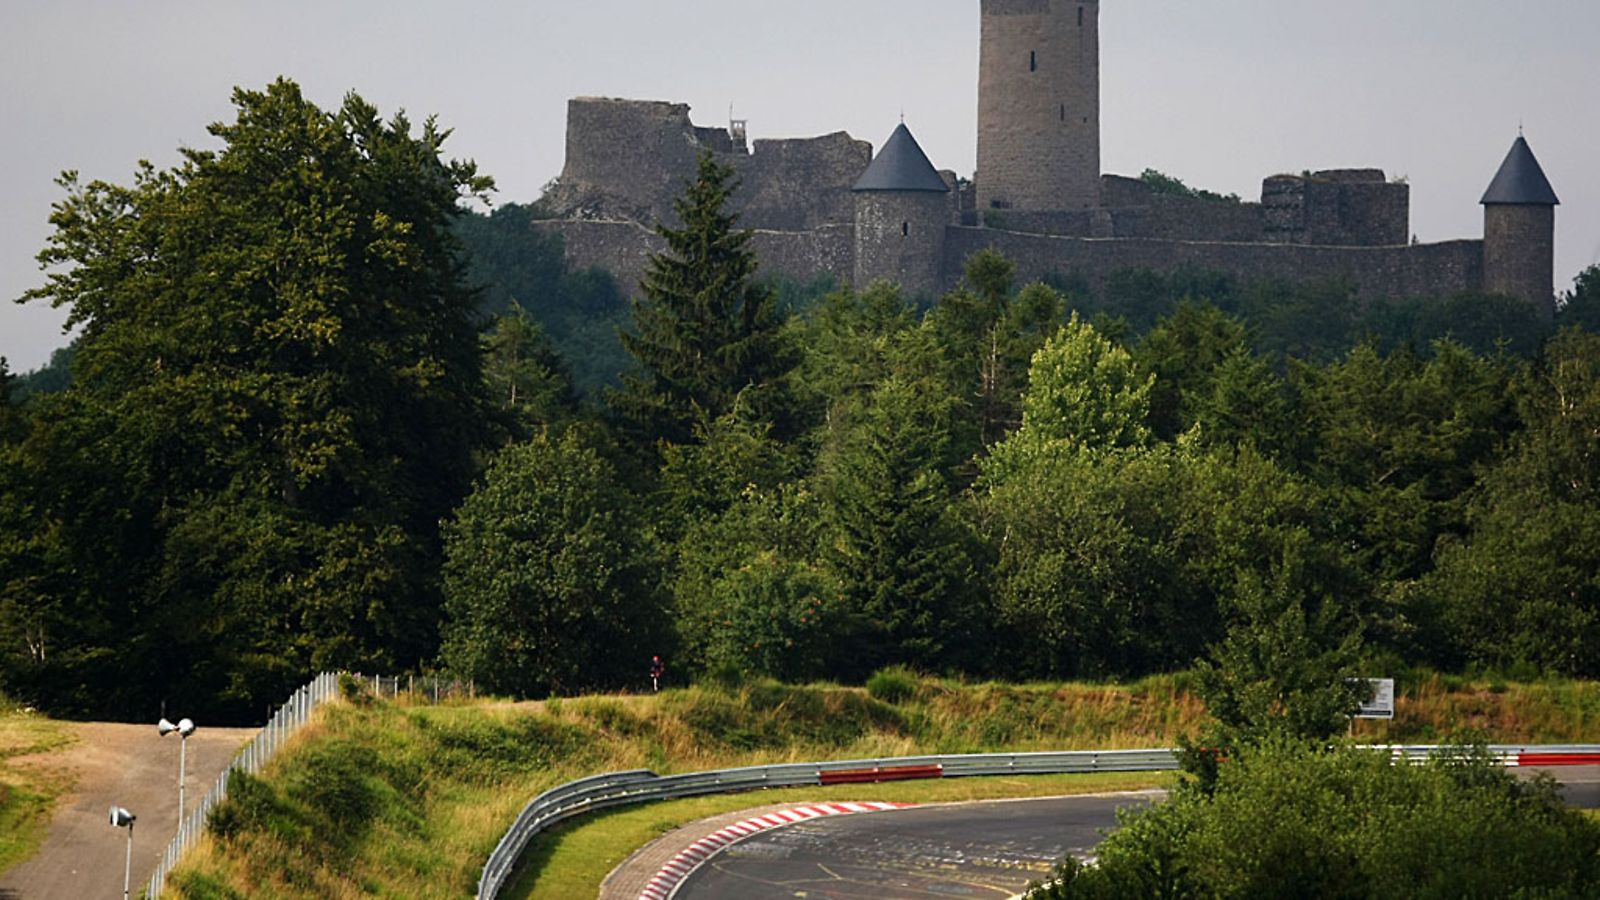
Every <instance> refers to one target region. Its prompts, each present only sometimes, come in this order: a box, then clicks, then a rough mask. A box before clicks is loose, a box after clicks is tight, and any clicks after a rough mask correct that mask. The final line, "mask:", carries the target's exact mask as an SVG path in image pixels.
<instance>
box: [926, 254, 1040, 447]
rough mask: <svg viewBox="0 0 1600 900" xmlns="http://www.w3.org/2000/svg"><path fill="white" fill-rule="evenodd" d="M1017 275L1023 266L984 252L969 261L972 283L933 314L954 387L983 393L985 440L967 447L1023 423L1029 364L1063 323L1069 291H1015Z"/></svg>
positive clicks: (1035, 287) (978, 425)
mask: <svg viewBox="0 0 1600 900" xmlns="http://www.w3.org/2000/svg"><path fill="white" fill-rule="evenodd" d="M1015 279H1016V266H1015V264H1013V263H1012V262H1011V261H1010V260H1008V259H1006V258H1005V257H1004V256H1002V255H1000V254H999V253H997V252H995V251H994V250H981V251H979V252H978V253H975V254H973V255H972V258H971V259H969V260H967V266H966V285H965V286H963V287H960V288H957V289H956V290H954V291H952V292H950V293H948V294H946V295H945V296H944V298H943V299H941V300H940V301H939V304H938V306H937V307H935V308H934V310H933V311H932V313H931V314H930V315H929V317H928V321H929V323H930V324H931V325H932V327H933V330H934V332H935V333H936V334H937V335H938V339H939V344H940V346H941V347H942V348H943V350H944V354H945V357H946V359H947V361H948V364H949V366H950V372H951V375H950V389H951V392H952V393H953V394H955V395H956V396H958V397H965V396H975V397H976V405H975V408H974V409H973V412H974V413H975V414H976V422H975V423H974V427H975V430H976V437H977V440H978V443H977V444H976V445H974V446H972V447H970V448H968V447H967V446H965V445H964V444H963V448H962V449H963V450H965V451H966V452H975V451H977V450H978V449H979V448H981V447H989V446H991V445H993V444H994V443H995V442H996V441H998V440H1000V439H1001V438H1002V437H1004V436H1005V434H1006V433H1007V432H1010V431H1013V430H1015V429H1016V428H1017V426H1018V425H1020V424H1021V419H1022V410H1021V409H1020V408H1019V406H1018V403H1017V398H1018V396H1019V395H1020V394H1021V392H1022V389H1023V387H1024V386H1025V383H1026V379H1027V374H1028V366H1029V363H1030V361H1031V360H1032V359H1033V358H1034V354H1036V353H1037V352H1038V351H1039V348H1040V347H1041V346H1043V344H1044V342H1045V340H1046V339H1048V338H1049V337H1051V336H1052V335H1054V334H1055V333H1056V331H1057V330H1058V329H1059V328H1060V327H1061V324H1062V321H1063V315H1064V309H1065V307H1066V298H1065V297H1064V296H1062V295H1061V294H1060V293H1059V292H1057V291H1056V290H1055V289H1053V288H1050V287H1047V286H1046V285H1043V284H1038V283H1035V284H1031V285H1028V286H1027V287H1025V288H1023V289H1022V290H1021V291H1020V292H1015V293H1014V292H1013V286H1014V284H1015ZM974 375H976V378H975V379H974V377H973V376H974Z"/></svg>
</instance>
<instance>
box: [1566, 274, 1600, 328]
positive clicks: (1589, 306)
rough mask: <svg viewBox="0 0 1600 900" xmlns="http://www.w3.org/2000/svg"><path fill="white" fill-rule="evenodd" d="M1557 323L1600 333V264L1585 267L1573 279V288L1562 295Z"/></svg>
mask: <svg viewBox="0 0 1600 900" xmlns="http://www.w3.org/2000/svg"><path fill="white" fill-rule="evenodd" d="M1556 324H1558V325H1560V326H1561V327H1563V328H1581V329H1583V330H1584V331H1587V332H1589V333H1590V334H1600V264H1597V265H1593V266H1590V267H1589V268H1587V269H1584V270H1583V271H1582V272H1579V273H1578V277H1577V278H1575V279H1573V282H1572V290H1570V291H1568V292H1567V293H1566V294H1564V295H1562V297H1561V308H1560V309H1559V310H1558V311H1557V313H1556Z"/></svg>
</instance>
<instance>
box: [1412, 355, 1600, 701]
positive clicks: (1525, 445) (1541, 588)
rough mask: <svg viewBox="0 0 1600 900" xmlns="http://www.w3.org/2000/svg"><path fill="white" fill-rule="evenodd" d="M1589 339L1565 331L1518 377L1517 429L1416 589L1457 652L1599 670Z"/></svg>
mask: <svg viewBox="0 0 1600 900" xmlns="http://www.w3.org/2000/svg"><path fill="white" fill-rule="evenodd" d="M1597 354H1600V337H1596V336H1595V335H1592V334H1588V333H1585V332H1580V331H1576V330H1573V331H1566V332H1563V333H1562V334H1561V335H1560V336H1558V337H1557V338H1556V339H1555V340H1553V341H1552V342H1551V344H1550V346H1549V347H1548V348H1547V349H1546V353H1545V356H1544V358H1543V359H1542V360H1540V361H1539V363H1538V364H1536V365H1535V366H1534V367H1533V369H1532V370H1530V371H1529V372H1528V373H1527V375H1526V376H1525V377H1524V379H1523V380H1522V383H1521V386H1520V390H1519V393H1520V406H1521V415H1522V418H1523V419H1524V420H1525V421H1526V422H1527V424H1528V427H1527V430H1526V431H1525V432H1523V433H1522V435H1521V436H1520V438H1519V439H1518V441H1517V442H1516V445H1515V446H1514V447H1513V449H1512V452H1511V454H1510V455H1509V456H1508V457H1506V458H1505V459H1504V460H1503V461H1501V462H1499V463H1498V464H1497V465H1496V466H1495V467H1494V468H1492V469H1491V470H1489V471H1488V473H1487V474H1486V475H1485V476H1484V478H1483V483H1482V486H1481V488H1480V489H1479V490H1477V491H1476V492H1475V493H1474V495H1473V496H1472V498H1471V501H1470V504H1469V506H1468V509H1467V513H1466V517H1467V520H1468V523H1469V525H1470V535H1469V536H1468V537H1467V538H1465V539H1461V540H1451V541H1448V542H1445V543H1443V545H1442V546H1441V548H1440V551H1439V554H1438V562H1437V566H1436V567H1435V568H1434V570H1433V571H1432V572H1430V573H1429V574H1428V575H1427V576H1426V577H1425V578H1424V579H1422V582H1421V585H1420V588H1419V591H1420V593H1421V594H1423V596H1424V597H1426V598H1427V599H1429V600H1430V601H1431V603H1432V604H1433V605H1434V606H1435V607H1436V608H1439V609H1442V611H1443V616H1444V618H1445V621H1446V623H1447V624H1446V627H1447V629H1448V630H1449V631H1450V632H1451V633H1453V635H1454V636H1455V643H1456V644H1457V645H1458V646H1459V647H1461V649H1462V650H1463V651H1464V652H1465V654H1466V656H1467V658H1468V659H1470V660H1472V661H1474V662H1477V663H1480V664H1486V665H1497V666H1509V665H1515V664H1519V663H1520V664H1526V665H1532V666H1534V667H1537V668H1538V669H1541V670H1546V671H1555V672H1561V673H1571V674H1581V675H1587V676H1591V677H1592V676H1594V675H1596V674H1600V668H1597V665H1596V660H1597V659H1600V578H1597V576H1596V573H1597V572H1600V451H1597V447H1600V443H1597V441H1596V438H1595V435H1596V434H1600V365H1597V363H1596V360H1597V358H1600V356H1597Z"/></svg>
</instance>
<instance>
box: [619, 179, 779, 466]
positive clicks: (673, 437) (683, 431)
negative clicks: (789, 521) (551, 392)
mask: <svg viewBox="0 0 1600 900" xmlns="http://www.w3.org/2000/svg"><path fill="white" fill-rule="evenodd" d="M736 186H737V184H736V182H735V180H734V172H733V169H732V168H730V167H728V166H724V165H722V164H720V163H718V162H717V161H716V159H715V158H714V157H713V156H712V155H711V153H710V152H709V151H708V152H707V153H705V154H704V155H702V156H701V158H700V166H699V170H698V172H697V174H696V177H695V179H694V180H693V181H691V182H690V183H689V185H688V188H687V190H686V191H685V193H684V194H683V196H681V197H680V198H679V199H678V200H677V201H676V202H675V204H674V209H675V210H676V211H677V214H678V218H679V219H680V220H681V222H682V227H680V228H672V227H669V226H667V225H662V226H661V227H660V228H659V229H658V233H659V234H660V235H661V237H662V238H663V239H664V240H665V241H666V243H667V250H666V251H665V252H663V253H659V254H656V255H654V256H652V257H651V258H650V266H649V269H648V271H647V272H646V273H645V277H644V281H643V282H642V283H641V284H640V291H641V296H640V297H639V298H638V299H636V300H635V301H634V304H633V330H632V331H630V332H624V333H623V334H622V344H623V346H624V347H625V348H627V350H628V353H629V354H630V355H632V356H633V358H634V360H635V361H636V362H637V364H638V369H637V371H635V372H633V373H631V374H628V375H626V376H624V377H623V380H622V387H621V388H620V389H618V390H616V391H613V392H611V393H610V394H609V395H608V402H609V403H610V404H611V406H612V408H613V409H614V410H615V411H616V412H617V414H618V415H619V417H620V418H621V421H622V423H623V425H624V428H625V429H626V431H627V433H628V434H630V435H631V436H632V439H633V441H634V443H635V445H636V446H640V447H646V448H648V447H650V446H652V445H654V444H655V442H657V441H665V442H667V443H672V444H682V443H686V442H689V441H691V440H692V439H693V428H694V424H695V422H696V421H697V420H698V419H699V418H700V417H701V416H702V415H704V416H705V417H707V418H711V419H716V418H719V417H721V416H722V415H724V414H726V413H727V412H728V411H730V410H731V409H733V406H734V403H735V401H736V400H740V401H741V402H743V403H745V404H746V405H747V407H748V408H749V409H751V410H753V411H755V414H756V416H757V417H758V418H760V419H762V420H764V421H769V422H772V423H774V424H776V425H778V426H779V427H780V429H781V428H782V427H783V426H784V425H785V424H786V419H785V417H786V415H787V408H786V402H787V401H786V400H785V398H784V396H783V394H784V392H783V390H782V386H781V383H780V380H781V379H782V377H783V376H784V375H785V374H787V373H788V371H789V370H790V369H791V368H793V366H794V362H795V360H794V358H793V355H794V354H793V351H792V350H791V349H790V348H789V347H788V345H787V343H786V342H785V340H784V331H783V327H782V326H783V316H782V314H781V313H780V312H779V310H778V306H777V299H776V297H775V295H774V294H773V292H772V290H771V289H770V288H769V287H767V286H765V285H762V284H759V283H757V282H756V280H755V275H756V266H757V262H756V257H755V254H754V253H753V252H751V250H750V247H749V244H750V239H751V233H750V232H748V231H740V230H738V229H737V228H736V227H735V225H736V219H735V217H734V216H733V215H732V214H730V213H728V212H727V210H726V207H727V203H728V198H729V197H730V196H731V195H732V194H733V191H734V189H735V188H736ZM741 395H742V397H741Z"/></svg>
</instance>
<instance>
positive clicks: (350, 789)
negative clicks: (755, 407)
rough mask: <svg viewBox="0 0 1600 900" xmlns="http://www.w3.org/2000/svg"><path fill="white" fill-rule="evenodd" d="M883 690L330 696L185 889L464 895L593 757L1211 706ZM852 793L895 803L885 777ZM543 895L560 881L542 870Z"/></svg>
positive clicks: (1402, 732)
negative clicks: (511, 699) (435, 703)
mask: <svg viewBox="0 0 1600 900" xmlns="http://www.w3.org/2000/svg"><path fill="white" fill-rule="evenodd" d="M873 694H876V696H874V695H873ZM873 694H869V693H868V692H866V691H863V690H860V689H847V688H839V687H834V686H827V685H820V686H806V687H791V686H783V685H777V684H772V683H757V684H751V685H745V686H742V687H740V688H736V689H733V688H727V689H725V688H719V687H710V686H708V687H694V688H689V689H685V690H676V691H668V692H664V693H663V694H661V695H659V696H652V697H591V698H584V699H578V700H564V701H554V700H553V701H549V702H547V703H543V704H522V705H515V704H494V703H478V704H475V705H470V706H468V705H463V706H443V707H424V706H416V707H412V706H407V705H405V704H403V703H401V704H393V703H364V704H346V705H339V706H335V707H331V708H329V709H328V710H327V711H326V713H325V714H324V715H322V716H321V718H320V720H319V721H318V722H317V724H315V725H314V726H312V727H311V728H309V729H308V730H307V731H306V732H304V733H303V735H302V736H301V737H300V738H299V739H298V740H297V741H296V742H295V743H294V745H293V746H292V747H291V748H290V749H289V750H288V751H287V752H285V753H284V754H282V755H280V756H279V757H278V758H277V759H276V760H275V761H274V763H273V765H272V766H270V767H269V768H268V770H267V772H266V773H264V777H263V778H262V779H260V780H254V779H245V780H241V781H240V782H239V785H238V787H237V788H236V789H235V791H234V796H233V798H232V799H231V800H230V803H229V804H228V805H227V806H226V807H225V808H224V812H223V814H222V815H220V816H219V817H218V818H217V819H216V820H215V825H216V830H217V832H218V833H219V835H220V837H217V838H214V839H209V840H208V841H206V842H205V844H204V846H203V847H202V848H201V849H200V850H199V851H197V852H196V853H195V854H193V855H192V856H191V857H190V858H189V859H188V861H187V862H186V863H185V865H184V867H183V868H182V869H181V870H180V872H179V873H178V875H177V876H176V878H175V879H174V884H175V886H176V887H177V888H178V891H177V895H178V896H187V897H207V898H212V897H216V898H221V897H245V896H249V897H272V896H277V897H330V898H342V897H352V898H353V897H364V896H381V897H422V896H429V897H437V896H467V895H470V894H471V892H472V890H473V887H474V886H475V884H476V881H477V877H478V874H479V870H480V868H481V866H482V864H483V861H484V860H485V859H486V858H487V856H488V853H489V851H490V850H491V849H492V848H493V847H494V844H495V843H496V842H497V841H498V840H499V838H500V835H501V833H502V832H503V830H504V829H505V827H506V826H507V824H509V823H510V821H511V820H512V819H513V818H514V817H515V815H516V813H517V811H518V810H519V809H520V808H521V806H522V805H523V804H524V803H526V802H527V800H528V799H529V798H530V797H532V796H533V795H535V794H537V793H539V792H540V791H542V790H545V789H547V788H549V787H552V786H554V785H556V784H560V783H562V782H564V781H568V780H570V779H573V778H577V777H580V776H584V775H589V774H593V773H596V772H603V771H610V770H618V769H634V768H649V769H653V770H655V771H657V772H660V773H663V774H667V773H673V772H686V771H696V770H700V769H709V768H719V767H724V766H735V765H754V764H760V763H768V762H793V761H805V760H813V759H823V758H848V757H870V756H897V755H909V754H915V753H932V752H943V753H962V752H980V751H1002V750H1014V751H1027V750H1044V749H1103V748H1130V747H1151V746H1170V745H1171V744H1172V743H1173V742H1174V741H1176V740H1177V738H1178V737H1179V736H1180V735H1182V734H1184V733H1186V732H1188V731H1191V730H1193V729H1194V728H1195V727H1197V726H1198V724H1199V722H1200V719H1201V716H1202V715H1203V710H1202V709H1201V706H1200V704H1199V703H1198V701H1196V700H1195V699H1194V697H1193V696H1192V695H1191V694H1189V692H1188V691H1187V690H1186V689H1185V680H1184V678H1182V677H1181V676H1170V677H1162V678H1153V679H1148V680H1146V681H1142V682H1139V683H1137V684H1133V685H1127V686H1110V687H1108V686H1090V685H1020V686H1018V685H990V684H983V685H963V684H960V683H956V682H948V681H939V680H931V679H914V678H901V679H899V680H898V681H893V683H883V682H880V683H876V684H874V691H873ZM880 698H882V699H880ZM890 701H893V702H890ZM1400 709H1401V715H1400V716H1399V717H1397V718H1396V720H1395V721H1394V722H1392V723H1363V725H1362V727H1363V730H1364V731H1370V734H1368V735H1367V736H1369V737H1372V738H1375V739H1382V740H1392V741H1425V740H1432V739H1439V738H1442V737H1444V736H1447V735H1450V734H1453V733H1457V732H1458V731H1459V730H1460V726H1468V727H1473V728H1477V729H1478V730H1480V731H1481V732H1482V733H1484V734H1486V735H1487V736H1489V737H1490V738H1492V739H1494V740H1497V741H1518V742H1530V743H1532V742H1580V741H1588V742H1600V690H1597V688H1596V686H1595V685H1585V684H1555V685H1496V684H1492V683H1473V682H1465V681H1461V682H1457V681H1452V680H1450V679H1443V678H1431V677H1430V678H1426V679H1423V680H1420V681H1418V682H1417V683H1416V684H1415V685H1414V686H1407V685H1404V684H1403V685H1402V698H1401V702H1400ZM973 783H974V784H976V783H977V782H973ZM907 789H911V788H907ZM851 793H852V794H856V793H860V794H861V795H862V796H866V794H867V793H871V794H872V796H873V798H874V799H897V797H896V796H893V795H891V789H890V788H889V787H888V786H883V787H881V788H873V789H872V790H870V791H860V790H852V791H851ZM807 795H808V799H816V796H817V795H816V793H815V792H807ZM770 798H771V795H770V794H762V795H747V796H745V797H742V798H731V799H730V798H719V799H717V800H716V801H715V802H714V806H715V808H714V809H712V808H711V807H707V808H708V809H711V810H712V811H713V812H715V811H721V810H725V809H737V808H741V807H743V806H747V805H748V806H754V805H759V804H761V803H765V802H769V800H770ZM724 801H726V802H728V803H731V804H732V805H727V806H724V805H722V804H723V803H724ZM697 814H698V809H697V808H684V809H682V810H677V811H674V810H672V809H670V808H668V807H667V806H664V805H663V806H657V807H649V808H645V809H641V810H637V811H627V812H625V813H620V814H617V815H616V816H614V817H608V818H607V819H605V820H597V821H598V822H599V827H600V831H598V832H594V834H597V835H599V840H603V841H605V842H608V843H609V844H612V845H614V846H613V849H612V851H611V852H612V854H613V855H615V854H616V853H621V854H622V855H624V856H625V855H626V853H627V852H628V851H631V850H632V849H634V847H635V846H637V843H639V842H642V841H644V840H647V839H649V838H650V837H653V836H654V835H655V834H659V833H660V832H661V830H663V829H665V828H668V827H671V826H672V825H673V824H675V823H678V822H680V821H687V819H685V818H684V817H685V816H688V817H690V818H693V817H695V816H696V815H697ZM706 814H709V813H706ZM635 816H636V817H637V818H629V817H635ZM591 824H593V823H591ZM588 827H590V826H588V825H580V826H579V827H578V828H575V829H572V830H570V831H567V832H563V833H562V834H561V835H558V836H555V837H553V838H552V839H551V840H549V841H546V842H544V843H541V844H540V845H538V846H536V847H535V848H534V849H533V851H532V852H533V854H534V856H535V860H536V865H535V866H534V867H533V868H534V876H533V877H535V878H536V879H538V880H540V881H542V879H544V878H546V877H555V876H557V875H559V877H560V879H561V880H562V884H563V885H564V886H567V887H570V886H571V885H572V884H573V883H574V882H571V881H568V880H566V879H568V878H569V877H576V878H578V879H579V881H580V882H582V883H585V884H587V883H588V880H589V879H591V878H593V877H594V876H593V871H592V870H593V869H594V868H596V867H597V866H598V865H601V864H603V863H596V864H593V865H590V870H591V871H588V873H587V874H582V875H580V876H568V875H566V874H561V872H562V871H564V870H562V869H561V866H560V864H559V863H560V858H561V857H562V856H563V855H572V854H576V855H580V856H585V855H586V856H592V855H593V854H592V853H591V852H590V851H587V850H584V849H582V848H583V847H584V846H585V844H584V840H589V841H591V844H590V845H589V846H592V841H593V840H594V839H595V838H593V837H592V836H591V838H583V839H580V838H581V834H582V832H584V831H585V830H586V829H587V828H588ZM569 844H570V846H569V847H568V849H563V847H564V846H568V845H569ZM538 893H539V894H541V895H544V894H547V893H548V891H547V890H546V889H545V887H544V886H543V884H540V885H539V886H538Z"/></svg>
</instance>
